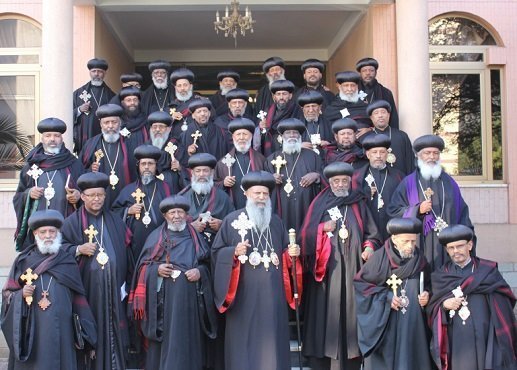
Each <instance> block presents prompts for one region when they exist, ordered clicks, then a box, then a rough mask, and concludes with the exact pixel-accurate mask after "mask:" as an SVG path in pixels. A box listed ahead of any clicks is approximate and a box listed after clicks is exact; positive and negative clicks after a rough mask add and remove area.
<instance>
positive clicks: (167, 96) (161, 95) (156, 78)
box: [142, 60, 174, 116]
mask: <svg viewBox="0 0 517 370" xmlns="http://www.w3.org/2000/svg"><path fill="white" fill-rule="evenodd" d="M148 68H149V72H151V78H152V80H153V83H152V85H151V86H149V87H148V88H147V89H146V90H145V91H144V92H143V94H142V111H143V112H144V114H145V115H146V116H148V115H149V114H151V113H153V112H156V111H160V112H168V110H169V104H170V102H171V101H172V100H173V98H174V97H173V91H172V89H171V87H170V86H169V71H170V69H171V64H170V63H169V62H167V61H165V60H155V61H153V62H151V63H149V66H148Z"/></svg>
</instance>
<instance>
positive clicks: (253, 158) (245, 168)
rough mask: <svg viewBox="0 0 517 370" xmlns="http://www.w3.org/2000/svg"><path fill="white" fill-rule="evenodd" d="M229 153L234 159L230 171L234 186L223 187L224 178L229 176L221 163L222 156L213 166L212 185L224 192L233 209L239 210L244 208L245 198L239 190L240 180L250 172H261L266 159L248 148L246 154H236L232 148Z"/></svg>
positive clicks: (226, 168)
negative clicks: (231, 202) (228, 197)
mask: <svg viewBox="0 0 517 370" xmlns="http://www.w3.org/2000/svg"><path fill="white" fill-rule="evenodd" d="M229 153H230V155H231V156H232V157H233V158H234V159H235V162H234V163H233V165H232V167H231V170H230V171H231V175H232V176H235V185H233V186H232V187H231V188H227V187H225V186H224V185H223V182H224V179H225V177H226V176H229V175H230V171H229V170H228V167H227V166H226V165H225V164H224V163H223V162H222V160H223V158H224V156H223V158H221V159H220V160H219V161H218V162H217V164H216V166H215V173H214V183H215V184H216V185H217V186H218V187H220V188H221V189H224V191H226V193H227V194H228V195H229V196H230V199H231V200H232V201H233V205H234V207H235V209H240V208H244V207H246V196H245V195H244V191H243V190H242V188H241V182H242V178H243V177H244V175H246V174H247V173H248V172H250V171H261V170H263V169H264V162H265V160H266V159H265V158H264V156H263V155H262V154H260V153H259V152H257V151H255V150H254V149H253V148H250V149H249V150H248V151H247V152H246V153H241V152H238V151H236V150H235V148H233V149H232V150H230V152H229Z"/></svg>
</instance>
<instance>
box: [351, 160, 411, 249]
mask: <svg viewBox="0 0 517 370" xmlns="http://www.w3.org/2000/svg"><path fill="white" fill-rule="evenodd" d="M370 174H371V175H372V176H373V178H374V179H375V183H373V184H372V187H376V188H377V191H376V192H375V194H374V195H373V196H372V191H371V188H370V186H369V185H368V182H367V181H366V180H365V178H366V177H367V176H368V175H370ZM403 178H404V174H403V173H402V172H400V171H399V170H397V169H396V168H391V167H390V166H389V165H387V166H386V167H385V168H384V169H382V170H378V169H375V168H372V167H370V165H366V166H364V167H361V168H359V169H358V170H356V171H354V175H353V177H352V188H356V189H358V190H360V191H362V192H363V193H364V195H365V196H366V204H367V206H368V208H370V211H371V213H372V216H373V219H374V220H375V223H376V224H377V228H378V229H379V232H380V233H381V235H382V241H383V242H384V241H385V240H386V239H388V237H389V233H388V230H386V225H387V224H388V221H389V220H390V217H389V216H388V214H387V211H386V210H387V208H388V204H390V202H391V197H392V195H393V193H394V192H395V189H396V188H397V186H398V185H399V184H400V182H401V181H402V179H403ZM379 194H381V199H382V202H383V205H382V207H380V208H379Z"/></svg>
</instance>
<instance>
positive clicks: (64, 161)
mask: <svg viewBox="0 0 517 370" xmlns="http://www.w3.org/2000/svg"><path fill="white" fill-rule="evenodd" d="M26 160H27V163H26V164H25V165H24V166H23V168H22V170H21V172H20V181H19V182H18V187H17V188H16V193H15V194H14V197H13V206H14V211H15V212H16V222H17V225H16V233H15V236H14V237H15V241H16V250H18V251H19V250H22V249H23V248H25V247H27V246H28V245H29V244H31V243H33V242H34V237H33V234H32V232H31V231H30V229H29V227H28V224H27V221H28V219H29V217H30V215H31V214H32V212H34V211H36V210H44V209H47V199H45V197H44V196H42V197H41V198H40V199H38V200H34V199H32V198H31V197H30V196H29V192H30V189H31V188H32V187H33V186H35V185H36V184H35V181H34V179H33V178H32V177H30V176H29V175H28V174H27V172H28V171H29V170H30V169H31V167H32V166H33V165H36V166H38V167H39V168H40V169H41V170H42V171H43V173H42V174H41V175H40V177H39V178H38V187H42V188H46V187H47V185H48V183H49V181H50V180H52V187H53V188H54V190H55V195H54V197H53V198H52V199H51V200H50V205H49V207H48V209H54V210H56V211H59V212H60V213H61V214H62V215H63V217H65V218H66V217H67V216H68V215H70V214H72V213H73V212H74V206H73V205H72V204H70V203H68V201H67V200H66V190H65V185H66V180H67V178H68V175H70V182H69V184H68V187H69V188H70V189H76V188H77V186H76V180H77V178H78V177H79V176H80V175H81V174H82V173H83V172H84V168H83V166H82V164H81V161H79V160H78V159H77V158H76V157H75V156H74V155H73V154H72V153H70V151H69V150H68V149H67V148H65V146H64V144H63V146H62V147H61V150H60V151H59V153H58V154H56V155H47V154H45V153H44V151H43V146H42V144H41V143H40V144H38V145H37V146H36V147H35V148H33V149H32V150H31V151H30V153H29V154H28V155H27V158H26Z"/></svg>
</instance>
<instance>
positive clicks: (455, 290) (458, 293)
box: [452, 285, 463, 298]
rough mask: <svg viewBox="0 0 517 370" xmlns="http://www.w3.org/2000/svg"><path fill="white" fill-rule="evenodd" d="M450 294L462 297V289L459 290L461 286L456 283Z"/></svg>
mask: <svg viewBox="0 0 517 370" xmlns="http://www.w3.org/2000/svg"><path fill="white" fill-rule="evenodd" d="M452 294H453V295H454V297H455V298H463V290H461V286H459V285H458V287H457V288H456V289H454V290H453V291H452Z"/></svg>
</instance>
